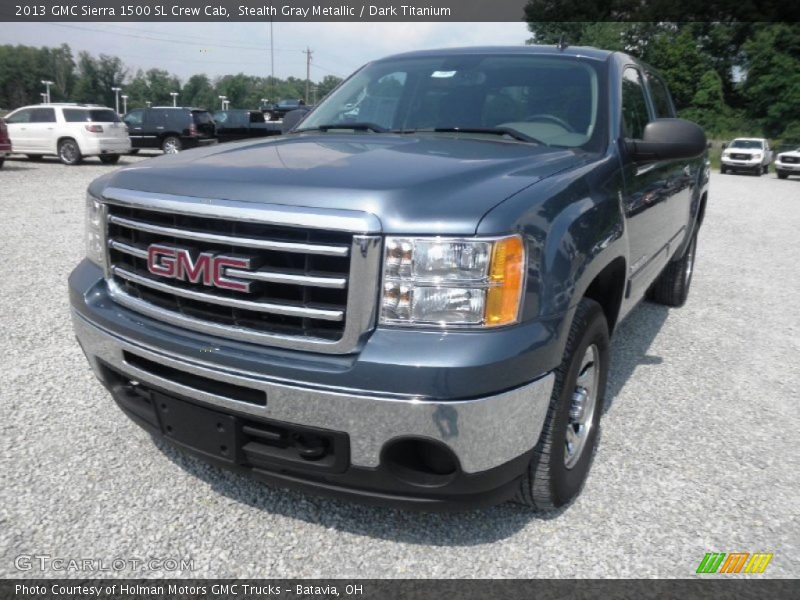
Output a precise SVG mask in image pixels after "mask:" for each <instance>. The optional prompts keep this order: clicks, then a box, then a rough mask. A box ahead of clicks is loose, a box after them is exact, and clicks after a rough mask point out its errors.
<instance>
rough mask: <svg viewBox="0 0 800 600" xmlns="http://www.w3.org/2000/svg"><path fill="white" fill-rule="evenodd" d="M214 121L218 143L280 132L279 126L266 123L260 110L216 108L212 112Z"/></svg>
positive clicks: (278, 133)
mask: <svg viewBox="0 0 800 600" xmlns="http://www.w3.org/2000/svg"><path fill="white" fill-rule="evenodd" d="M214 123H215V124H216V126H217V140H219V142H220V143H223V142H233V141H236V140H245V139H248V138H254V137H267V136H270V135H280V134H281V126H280V125H279V124H278V123H268V122H267V121H266V120H265V119H264V113H262V112H261V111H260V110H243V109H232V110H218V111H217V112H215V113H214Z"/></svg>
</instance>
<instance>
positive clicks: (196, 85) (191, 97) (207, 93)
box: [181, 74, 218, 110]
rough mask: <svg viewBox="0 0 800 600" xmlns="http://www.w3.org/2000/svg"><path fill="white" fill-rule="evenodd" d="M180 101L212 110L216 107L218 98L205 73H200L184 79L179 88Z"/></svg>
mask: <svg viewBox="0 0 800 600" xmlns="http://www.w3.org/2000/svg"><path fill="white" fill-rule="evenodd" d="M181 102H182V103H183V104H186V105H189V106H197V107H200V108H208V109H210V110H213V109H215V108H217V104H218V98H217V93H216V92H215V90H214V86H213V85H211V81H210V80H209V79H208V77H207V76H206V75H203V74H200V75H192V76H191V77H190V78H189V79H188V80H187V81H186V83H185V84H184V86H183V89H182V90H181Z"/></svg>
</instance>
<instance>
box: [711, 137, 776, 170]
mask: <svg viewBox="0 0 800 600" xmlns="http://www.w3.org/2000/svg"><path fill="white" fill-rule="evenodd" d="M771 162H772V150H770V147H769V142H768V141H767V140H765V139H764V138H736V139H735V140H733V141H732V142H731V143H730V144H729V145H728V147H727V148H725V150H724V151H723V152H722V164H721V165H720V168H719V172H720V173H723V174H724V173H727V172H728V171H747V172H749V173H754V174H756V175H759V176H760V175H761V174H763V173H767V172H769V163H771Z"/></svg>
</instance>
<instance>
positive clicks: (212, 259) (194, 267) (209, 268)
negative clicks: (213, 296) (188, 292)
mask: <svg viewBox="0 0 800 600" xmlns="http://www.w3.org/2000/svg"><path fill="white" fill-rule="evenodd" d="M193 254H195V255H196V256H194V257H193ZM251 263H252V260H251V259H250V258H241V257H234V256H221V255H218V254H213V253H211V252H200V253H199V254H198V253H193V252H192V251H190V250H187V249H186V248H174V247H172V246H165V245H163V244H150V246H148V247H147V270H148V271H150V272H151V273H152V274H153V275H158V276H159V277H169V278H170V279H179V280H181V281H189V282H191V283H202V284H203V285H207V286H209V287H218V288H222V289H225V290H234V291H236V292H245V293H249V292H250V283H251V282H249V281H241V280H238V279H231V278H229V277H226V276H225V275H226V272H225V269H227V268H228V267H232V268H235V269H250V268H251Z"/></svg>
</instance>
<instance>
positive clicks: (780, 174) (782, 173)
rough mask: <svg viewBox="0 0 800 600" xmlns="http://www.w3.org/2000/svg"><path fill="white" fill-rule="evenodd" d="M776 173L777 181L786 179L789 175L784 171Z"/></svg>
mask: <svg viewBox="0 0 800 600" xmlns="http://www.w3.org/2000/svg"><path fill="white" fill-rule="evenodd" d="M776 172H777V173H778V179H786V178H787V177H788V176H789V174H788V173H787V172H786V171H776Z"/></svg>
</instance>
